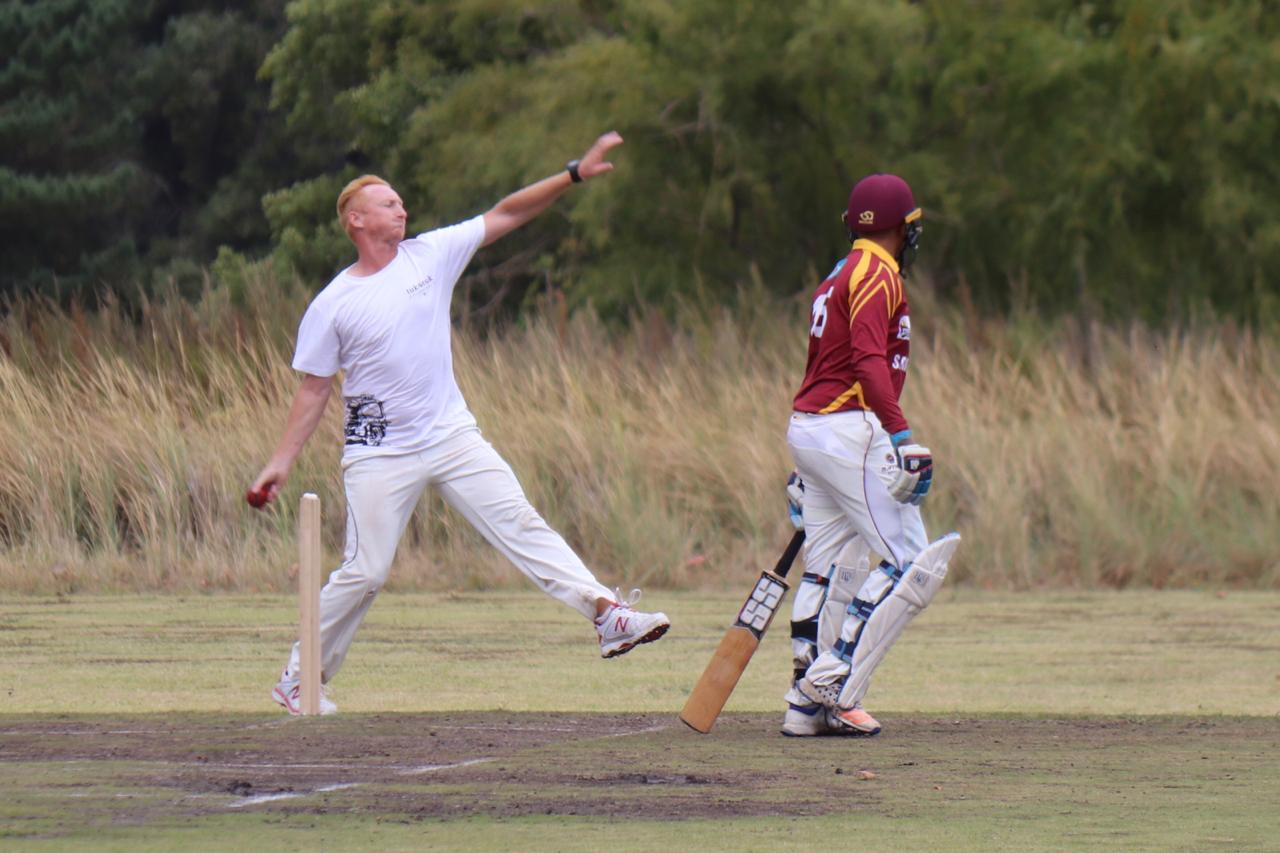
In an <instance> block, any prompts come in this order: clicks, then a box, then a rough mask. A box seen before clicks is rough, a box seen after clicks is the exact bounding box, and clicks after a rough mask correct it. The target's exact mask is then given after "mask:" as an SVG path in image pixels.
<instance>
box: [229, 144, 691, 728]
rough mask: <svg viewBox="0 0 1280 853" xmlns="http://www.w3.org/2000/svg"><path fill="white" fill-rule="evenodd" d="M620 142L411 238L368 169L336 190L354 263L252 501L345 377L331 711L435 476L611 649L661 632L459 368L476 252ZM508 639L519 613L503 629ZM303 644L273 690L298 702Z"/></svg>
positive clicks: (324, 673) (325, 663) (330, 598)
mask: <svg viewBox="0 0 1280 853" xmlns="http://www.w3.org/2000/svg"><path fill="white" fill-rule="evenodd" d="M621 143H622V137H621V136H619V135H618V134H616V133H606V134H604V135H603V136H601V137H600V138H599V139H597V140H596V142H595V144H593V145H592V146H591V148H590V149H589V150H588V151H587V152H586V153H585V154H583V155H582V158H581V159H580V160H571V161H570V162H569V163H568V164H567V166H566V167H565V169H564V171H562V172H559V173H558V174H555V175H552V176H550V177H548V178H544V179H542V180H541V181H538V182H536V183H533V184H530V185H529V186H527V187H525V188H524V189H521V190H518V191H517V192H514V193H512V194H511V195H509V196H507V197H506V198H504V199H502V200H501V201H499V202H498V203H497V204H496V205H494V207H493V208H492V209H490V210H489V211H487V212H485V213H484V214H482V215H480V216H476V217H474V218H472V219H468V220H466V221H465V222H460V223H458V224H456V225H451V226H449V227H446V228H440V229H437V230H434V231H428V232H425V233H422V234H419V235H417V236H415V237H411V238H409V239H405V224H406V221H407V219H408V214H407V213H406V212H405V207H404V204H403V202H402V201H401V199H400V196H399V194H397V193H396V191H395V190H394V189H393V188H392V187H391V185H390V184H388V183H387V182H386V181H384V180H383V179H381V178H379V177H376V176H374V175H365V176H363V177H360V178H356V179H355V180H353V181H352V182H351V183H349V184H348V185H347V186H346V188H345V189H343V190H342V193H341V194H340V195H339V196H338V204H337V207H338V219H339V221H340V222H341V224H342V227H343V228H344V229H345V230H346V232H347V236H348V237H350V239H351V242H352V243H353V244H355V248H356V253H357V260H356V262H355V263H354V264H352V265H351V266H349V267H347V268H346V269H344V270H342V271H341V272H340V273H338V274H337V276H335V277H334V279H333V280H332V281H331V282H330V283H329V284H328V286H326V287H325V288H324V290H322V291H321V292H320V293H319V294H318V295H317V296H316V297H315V299H314V300H312V302H311V304H310V305H309V306H308V307H307V310H306V313H305V314H304V315H303V318H302V323H301V326H300V327H299V329H298V339H297V344H296V349H295V352H294V357H293V367H294V369H295V370H297V371H298V372H300V373H301V374H302V381H301V385H300V387H299V389H298V391H297V393H296V394H295V396H294V399H293V404H292V408H291V409H290V412H289V417H288V421H287V423H286V425H285V428H284V434H283V436H282V438H281V439H280V443H279V445H278V446H277V448H276V450H275V452H274V454H273V455H272V456H271V459H270V460H269V461H268V462H267V464H266V466H265V467H264V468H263V469H262V472H261V473H260V474H259V475H258V477H257V479H256V480H254V482H253V485H252V486H251V488H250V490H249V500H250V502H251V503H253V504H255V505H260V504H262V503H265V502H267V501H271V500H275V498H276V497H277V496H278V494H279V492H280V488H281V487H282V486H283V485H284V483H285V480H286V479H287V478H288V476H289V470H290V468H291V467H292V466H293V462H294V460H295V459H296V458H297V455H298V453H299V452H300V451H301V450H302V447H303V445H304V444H305V443H306V441H307V439H308V438H309V437H310V436H311V434H312V432H314V431H315V428H316V425H317V424H318V423H319V422H320V416H321V414H322V413H323V412H324V408H325V404H326V403H327V402H328V400H329V397H330V395H331V393H332V390H333V378H334V376H335V375H336V374H337V373H338V372H339V371H342V373H343V382H342V406H343V412H344V414H345V419H346V424H345V429H344V436H345V447H344V450H343V454H342V471H343V485H344V487H345V491H346V499H347V536H346V550H345V553H344V555H343V560H342V564H341V565H340V566H339V567H338V568H337V570H336V571H334V572H333V573H332V574H331V575H329V581H328V583H327V584H325V586H324V588H323V589H322V590H321V592H320V658H321V673H320V675H321V682H322V684H323V685H325V686H324V687H323V688H322V691H323V695H322V698H321V713H333V712H334V711H335V710H336V708H335V706H334V703H333V701H332V700H331V699H330V698H329V697H328V695H327V693H328V688H327V685H328V682H329V681H330V680H331V679H332V678H333V677H334V676H335V675H336V674H337V673H338V670H339V669H340V668H341V667H342V662H343V659H344V658H345V657H346V655H347V650H348V648H349V647H350V646H351V642H352V640H353V639H354V638H355V634H356V630H357V629H358V628H359V627H360V623H361V621H362V620H363V619H364V615H365V613H366V612H367V611H368V610H369V606H370V605H371V604H373V599H374V597H375V596H376V595H377V594H378V590H379V589H381V588H382V585H383V584H384V583H385V582H386V580H387V575H388V573H389V571H390V569H391V562H392V559H393V558H394V557H395V552H396V547H397V545H398V543H399V541H400V537H401V536H402V535H403V533H404V529H405V526H406V525H407V524H408V522H409V517H410V515H412V513H413V510H414V507H415V506H416V505H417V503H418V499H419V497H421V495H422V493H423V491H424V490H425V489H426V488H427V487H429V486H430V487H434V488H435V489H436V490H438V492H439V493H440V495H441V496H442V497H443V498H444V500H445V501H446V502H447V503H448V504H449V505H450V506H451V507H453V508H454V509H455V510H457V511H458V512H459V513H461V514H462V516H463V517H465V518H466V519H467V521H469V522H470V523H471V525H472V526H473V527H475V528H476V530H478V531H479V532H480V533H481V534H482V535H483V536H484V537H485V538H486V539H487V540H488V541H489V542H490V543H491V544H492V545H493V546H494V547H495V548H497V549H498V550H499V551H501V552H502V554H503V555H504V556H505V557H506V558H507V559H508V560H510V561H511V562H512V563H513V564H514V565H515V566H516V568H518V569H519V570H520V571H521V572H523V573H524V574H525V575H526V576H527V577H529V578H530V580H532V581H533V582H534V583H535V584H536V585H537V586H538V588H539V589H541V590H542V591H543V592H545V593H547V594H548V595H550V596H551V597H553V598H555V599H556V600H558V601H560V602H562V603H564V604H565V605H567V606H568V607H570V608H572V609H573V610H576V611H577V612H578V613H580V614H581V615H582V616H584V617H585V618H587V619H590V620H592V621H593V622H594V625H595V629H596V636H597V639H598V640H599V643H600V654H601V655H602V656H603V657H606V658H608V657H614V656H616V655H620V654H623V653H625V652H627V651H629V650H630V649H632V648H634V647H635V646H637V645H639V644H641V643H648V642H651V641H653V640H656V639H658V638H659V637H661V636H662V635H663V634H664V633H665V632H666V630H667V628H668V627H669V626H670V622H669V621H668V620H667V617H666V616H665V615H664V614H662V613H642V612H640V611H637V610H635V609H634V608H633V607H632V605H633V604H635V603H636V601H637V600H638V597H639V591H638V590H634V591H633V592H632V594H631V595H630V596H627V597H626V598H624V597H623V596H622V594H621V593H620V592H618V591H614V592H611V591H610V590H609V589H608V588H607V587H605V586H604V585H603V584H601V583H600V582H599V581H598V580H597V579H596V577H595V575H594V574H592V572H591V571H590V570H589V569H588V568H587V567H586V566H585V565H584V564H583V562H582V560H581V559H579V558H578V556H577V554H575V553H574V552H573V551H572V550H571V549H570V548H569V546H568V545H567V544H566V543H565V541H564V539H562V538H561V537H560V534H558V533H556V532H555V531H554V530H553V529H551V527H550V526H549V525H548V524H547V523H546V522H545V521H544V520H543V519H542V516H540V515H539V514H538V513H537V511H536V510H534V508H533V507H532V506H530V505H529V502H528V500H527V499H526V498H525V495H524V491H523V490H522V489H521V487H520V483H519V481H517V480H516V476H515V474H514V473H513V472H512V470H511V467H510V466H509V465H508V464H507V463H506V461H505V460H503V458H502V457H501V456H499V455H498V453H497V451H495V450H494V449H493V447H492V446H491V445H490V444H489V442H487V441H486V440H485V439H484V436H483V435H481V433H480V428H479V426H477V424H476V419H475V418H474V417H473V416H472V414H471V412H470V411H469V410H468V408H467V404H466V402H465V401H464V400H463V398H462V392H461V391H460V390H459V388H458V383H457V381H456V380H455V379H454V375H453V355H452V351H451V347H450V334H451V324H450V320H449V305H450V301H451V297H452V295H453V290H454V285H455V284H457V281H458V279H459V277H460V276H461V275H462V273H463V271H464V270H465V269H466V267H467V264H468V263H469V262H470V260H471V257H472V256H473V255H474V254H475V253H476V250H478V249H479V248H480V247H482V246H487V245H489V244H490V243H493V242H494V241H495V240H498V239H500V238H501V237H503V236H504V235H506V234H509V233H510V232H511V231H513V230H515V229H516V228H519V227H520V226H522V225H524V224H525V223H526V222H529V221H530V220H531V219H533V218H534V217H535V216H537V215H538V214H540V213H542V212H543V211H545V210H546V209H547V208H549V207H550V206H551V204H552V203H553V202H554V201H555V200H556V199H557V198H559V197H560V196H561V195H563V194H564V193H565V192H566V191H567V190H569V188H570V187H572V186H575V185H576V184H579V183H581V182H583V181H588V180H592V179H595V178H597V177H600V176H603V175H605V174H607V173H608V172H610V171H611V170H612V169H613V164H612V163H610V162H609V161H608V160H606V159H605V157H606V155H607V154H608V152H609V151H610V149H612V148H614V147H615V146H617V145H620V144H621ZM493 629H494V630H497V631H500V632H502V633H505V634H509V635H510V638H509V639H510V642H511V643H514V644H517V645H518V644H523V643H527V642H529V638H528V637H527V636H526V633H525V632H524V630H523V626H521V625H520V624H519V623H517V624H513V625H503V626H494V628H493ZM299 681H300V673H299V647H298V645H297V644H295V645H294V647H293V653H292V655H291V656H290V658H289V661H288V663H287V665H286V666H285V669H284V672H283V673H282V675H281V676H280V680H279V682H278V683H277V684H276V685H275V687H274V689H273V690H272V691H271V696H272V698H273V699H274V700H275V701H276V702H278V703H279V704H280V705H282V706H283V707H284V708H285V709H286V710H287V711H288V712H289V713H291V714H297V713H299V712H300V709H299V706H298V700H299V693H300V690H299Z"/></svg>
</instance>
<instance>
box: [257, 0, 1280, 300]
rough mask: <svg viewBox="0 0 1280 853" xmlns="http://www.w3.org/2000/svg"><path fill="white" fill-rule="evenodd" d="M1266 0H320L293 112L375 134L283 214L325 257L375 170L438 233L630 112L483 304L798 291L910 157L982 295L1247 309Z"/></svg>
mask: <svg viewBox="0 0 1280 853" xmlns="http://www.w3.org/2000/svg"><path fill="white" fill-rule="evenodd" d="M1267 6H1268V4H1267V3H1265V2H1261V0H1252V1H1251V0H1236V2H1230V3H1208V2H1158V0H1129V2H1120V3H1114V4H1081V5H1076V4H1061V3H1055V2H1048V0H1015V1H1014V2H994V0H989V1H988V0H978V2H969V3H951V2H945V0H926V2H907V1H906V0H898V2H884V3H875V4H866V3H861V2H856V0H835V2H832V0H821V2H818V0H809V2H800V3H794V4H778V3H772V2H764V0H732V2H731V0H697V2H692V1H691V2H680V3H676V2H664V0H616V1H615V2H603V0H580V2H569V0H559V2H553V3H545V4H538V5H532V6H531V5H530V4H526V3H523V2H518V0H447V1H446V2H436V3H429V4H423V3H413V2H384V3H379V4H376V5H368V6H360V7H356V6H353V5H352V4H345V3H341V2H338V0H299V2H295V3H293V4H292V5H291V7H290V28H289V32H288V33H287V35H286V36H285V38H284V40H283V41H282V42H281V43H280V44H279V45H278V46H277V47H276V48H275V50H274V51H273V53H272V55H271V57H270V58H269V60H268V62H267V64H266V66H265V69H264V70H265V74H266V76H267V77H268V78H269V79H270V80H271V82H272V85H273V87H274V91H275V101H276V104H277V105H278V106H280V107H282V108H286V109H287V110H288V111H289V120H290V122H291V124H292V125H293V126H294V127H296V128H299V129H304V128H305V129H313V128H317V127H321V126H328V127H334V126H336V127H338V128H340V129H341V132H342V133H344V134H345V138H346V139H347V140H348V141H349V144H350V148H351V150H352V151H353V152H357V153H358V156H356V157H353V158H351V160H352V162H351V163H350V164H349V165H348V167H347V168H346V170H345V171H342V172H340V173H328V174H325V175H319V176H316V177H314V178H313V179H311V180H309V181H307V182H304V183H302V184H300V185H298V186H295V187H292V188H288V189H286V190H284V191H282V192H281V193H279V194H277V195H276V196H274V197H273V201H272V203H271V205H270V206H269V210H270V213H271V221H272V226H273V229H274V232H275V234H276V235H277V238H278V239H279V241H280V244H281V248H282V251H283V253H284V255H285V259H286V260H288V261H289V262H291V263H294V264H296V265H298V266H300V267H302V268H304V269H308V270H309V271H310V272H313V273H317V274H318V273H319V271H320V270H323V269H331V268H332V267H333V266H334V264H335V263H337V262H338V259H339V258H340V257H341V256H342V255H343V254H344V253H345V252H348V251H349V250H347V249H346V248H345V247H344V245H343V243H342V238H341V235H340V233H339V232H338V230H337V228H336V226H335V225H334V223H333V221H332V213H331V210H332V197H333V192H334V190H335V189H336V187H337V186H338V185H339V184H340V183H341V181H342V180H343V179H345V178H347V177H350V176H351V175H353V174H355V173H356V172H357V171H359V170H360V169H362V168H376V169H379V170H383V171H385V172H386V173H387V174H386V177H388V178H389V179H390V180H392V181H393V183H395V184H396V185H397V186H399V187H400V188H401V189H402V191H403V193H404V195H405V196H406V199H407V201H408V202H409V204H410V206H411V208H413V209H416V210H417V211H418V212H419V213H420V216H418V217H417V218H416V219H415V224H417V225H418V226H420V227H426V226H428V225H431V224H434V223H438V222H442V221H445V220H449V219H454V218H458V217H461V216H464V215H468V214H470V213H474V212H477V211H479V210H482V209H484V208H485V207H487V206H488V205H489V204H490V203H492V202H493V201H495V200H496V199H497V198H498V197H500V196H501V195H502V194H503V193H505V192H507V191H509V190H512V189H515V188H517V187H518V186H520V185H522V184H524V183H526V182H528V181H531V180H534V179H536V178H538V177H541V176H543V175H545V174H548V173H550V172H553V171H555V170H556V169H558V168H559V167H560V165H561V163H562V162H563V161H564V160H566V159H568V158H569V157H570V156H573V155H574V154H576V153H577V152H578V151H580V150H581V149H582V148H583V147H584V146H585V145H586V144H587V143H588V142H589V141H590V140H591V139H592V138H593V137H594V135H595V134H596V133H597V132H599V131H602V130H604V129H608V128H616V129H618V130H619V131H621V132H622V134H623V135H624V136H625V137H626V138H627V140H628V144H627V145H626V146H624V148H623V149H621V151H620V153H619V155H618V159H619V161H620V164H621V165H622V166H623V168H621V169H620V170H619V171H618V172H616V173H615V174H614V175H612V176H610V178H609V180H607V181H602V182H600V183H599V184H596V185H593V186H591V187H589V188H587V189H586V190H585V191H579V192H576V193H575V194H574V195H573V196H572V197H571V198H569V199H567V200H566V202H564V203H562V206H561V207H560V208H559V209H558V210H559V213H560V215H559V216H553V217H549V218H548V219H547V220H546V221H544V222H540V223H538V224H537V225H536V226H535V227H532V228H530V229H528V230H527V231H526V232H524V233H521V234H519V235H517V236H515V237H514V238H509V240H508V241H504V243H503V244H501V246H500V248H499V249H498V250H497V251H496V252H495V253H492V254H490V255H488V256H486V257H485V258H484V259H483V260H482V263H481V265H480V267H479V272H478V273H477V274H476V277H475V278H476V280H477V282H479V283H480V285H481V287H480V292H482V293H483V295H484V296H485V298H491V297H492V296H494V295H495V294H505V297H506V298H508V299H516V300H518V299H520V298H524V297H527V295H528V294H530V293H536V292H538V291H540V290H541V289H543V288H546V287H548V286H551V287H558V288H563V289H564V290H566V291H567V292H569V293H570V294H571V295H573V296H574V297H576V298H577V299H579V300H587V299H590V300H593V301H595V302H596V303H597V305H599V306H600V307H602V308H604V309H605V310H609V309H616V308H620V307H623V306H626V305H629V304H632V303H634V302H636V301H645V302H653V301H659V302H661V301H663V300H666V299H669V298H670V297H672V296H673V295H675V294H688V293H689V292H701V293H705V294H710V295H715V294H717V293H722V292H725V291H727V290H731V289H733V288H735V287H737V286H738V285H739V284H740V283H742V282H744V281H746V280H749V279H751V278H752V277H759V278H761V279H763V280H764V281H765V282H766V283H767V284H768V286H770V287H771V288H774V289H776V290H778V291H782V292H790V291H792V290H794V289H796V288H798V287H801V286H805V285H807V284H808V283H809V281H810V279H812V278H813V277H814V275H816V274H818V271H819V270H822V271H825V268H826V267H827V265H828V264H829V263H830V261H831V260H832V259H833V258H834V257H836V256H838V255H839V254H841V253H842V252H843V248H842V246H843V240H844V235H843V233H842V229H841V227H840V225H839V221H838V213H839V212H840V211H841V210H842V209H843V207H844V201H845V199H846V196H847V193H848V190H849V187H850V186H851V184H852V183H853V182H854V181H855V180H856V179H857V178H858V177H859V176H861V175H862V174H865V173H867V172H871V171H895V172H899V173H900V174H903V175H904V176H906V177H907V178H908V180H909V181H911V183H912V184H913V185H914V187H915V188H916V191H917V195H918V196H919V199H920V201H921V202H922V203H923V205H924V206H925V208H926V215H927V222H928V224H927V226H926V247H927V251H926V252H925V255H924V258H923V260H924V263H925V265H926V266H927V267H928V268H929V269H930V270H931V272H932V273H933V276H934V278H935V279H936V280H937V281H939V282H940V283H941V284H943V285H950V286H953V287H959V288H962V289H963V290H964V291H965V293H966V294H967V295H968V296H970V297H971V298H974V299H976V300H978V301H980V302H984V303H986V304H989V305H991V306H1003V307H1008V306H1011V305H1026V306H1035V307H1045V308H1051V309H1057V310H1070V309H1075V308H1078V307H1080V306H1084V307H1086V308H1088V309H1089V310H1091V311H1094V312H1098V313H1104V314H1109V313H1112V312H1119V313H1122V314H1130V313H1133V312H1140V313H1146V314H1148V315H1150V316H1153V317H1160V316H1167V315H1169V314H1170V312H1172V313H1174V314H1177V313H1179V312H1182V311H1185V310H1187V309H1189V308H1193V307H1195V306H1198V305H1201V304H1210V305H1215V306H1217V307H1219V308H1226V309H1231V310H1236V311H1240V312H1242V313H1247V312H1249V311H1252V310H1256V309H1258V308H1260V307H1266V306H1267V305H1268V304H1274V298H1275V281H1276V278H1277V273H1280V226H1277V225H1276V223H1277V222H1280V194H1278V192H1277V191H1278V190H1280V167H1278V166H1277V162H1276V159H1275V158H1274V156H1272V153H1271V149H1272V147H1273V142H1272V140H1274V139H1275V138H1276V132H1277V130H1280V128H1278V127H1277V123H1278V122H1280V50H1278V49H1277V44H1280V41H1278V40H1277V35H1280V32H1278V30H1280V24H1278V23H1277V21H1280V17H1278V16H1276V15H1274V14H1268V10H1267ZM312 196H314V198H313V197H312ZM304 199H306V201H304Z"/></svg>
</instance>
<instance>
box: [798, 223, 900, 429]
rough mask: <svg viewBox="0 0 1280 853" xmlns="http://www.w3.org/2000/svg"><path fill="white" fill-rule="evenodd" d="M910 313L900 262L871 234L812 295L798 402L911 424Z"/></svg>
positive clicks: (890, 424) (886, 423) (806, 407)
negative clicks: (907, 386)
mask: <svg viewBox="0 0 1280 853" xmlns="http://www.w3.org/2000/svg"><path fill="white" fill-rule="evenodd" d="M910 350H911V317H910V314H909V313H908V311H907V294H906V292H905V291H904V290H903V288H902V276H900V275H899V274H898V262H897V261H896V260H894V258H893V256H892V255H890V254H889V253H888V252H886V251H885V250H884V249H883V248H881V247H880V246H879V245H878V244H876V243H873V242H872V241H870V240H856V241H854V244H853V249H852V250H851V251H850V252H849V254H848V256H847V257H845V258H844V259H843V260H842V261H840V263H838V264H836V268H835V269H834V270H832V271H831V274H830V275H829V276H827V278H826V280H825V281H823V282H822V284H821V285H819V287H818V291H817V293H815V294H814V298H813V314H812V322H811V324H810V326H809V362H808V364H807V366H806V367H805V374H804V382H803V383H802V384H801V386H800V391H799V393H797V394H796V399H795V410H796V411H797V412H810V413H814V414H824V415H825V414H830V413H832V412H847V411H850V410H857V409H864V410H868V411H872V412H875V414H876V417H878V418H879V419H880V424H881V426H883V427H884V428H885V430H886V431H887V432H889V433H890V434H892V433H896V432H900V431H902V430H904V429H907V419H906V418H904V417H903V416H902V409H901V408H900V407H899V406H898V397H899V395H901V393H902V385H903V383H904V382H905V381H906V379H907V359H908V356H909V355H910Z"/></svg>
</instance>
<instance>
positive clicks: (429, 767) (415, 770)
mask: <svg viewBox="0 0 1280 853" xmlns="http://www.w3.org/2000/svg"><path fill="white" fill-rule="evenodd" d="M490 761H497V759H496V758H472V759H470V760H469V761H459V762H457V763H456V764H424V765H422V766H421V767H408V768H405V769H404V770H401V771H400V775H401V776H417V775H419V774H422V773H435V772H436V771H437V770H452V769H453V768H455V767H470V766H471V765H472V764H485V763H487V762H490Z"/></svg>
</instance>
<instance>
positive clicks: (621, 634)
mask: <svg viewBox="0 0 1280 853" xmlns="http://www.w3.org/2000/svg"><path fill="white" fill-rule="evenodd" d="M614 593H615V595H616V598H617V600H616V601H615V602H614V604H613V606H612V607H610V608H609V609H608V610H606V611H605V612H604V613H602V614H600V615H599V616H597V617H596V620H595V624H596V636H597V637H599V638H600V657H603V658H612V657H617V656H618V655H624V654H626V653H627V652H629V651H631V650H632V649H633V648H635V647H636V646H638V645H640V644H641V643H652V642H653V641H654V640H656V639H658V638H659V637H661V636H662V635H663V634H665V633H667V629H668V628H670V627H671V620H669V619H667V614H665V613H641V612H640V611H639V610H636V609H635V608H634V605H635V604H636V603H637V602H638V601H640V590H638V589H633V590H631V594H630V595H628V596H626V597H625V598H624V597H623V596H622V591H621V590H614Z"/></svg>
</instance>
